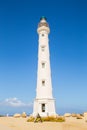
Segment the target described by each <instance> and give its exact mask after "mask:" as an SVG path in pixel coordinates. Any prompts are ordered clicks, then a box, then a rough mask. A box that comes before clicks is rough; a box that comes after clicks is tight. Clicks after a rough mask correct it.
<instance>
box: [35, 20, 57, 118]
mask: <svg viewBox="0 0 87 130" xmlns="http://www.w3.org/2000/svg"><path fill="white" fill-rule="evenodd" d="M40 22H42V23H43V22H46V20H45V19H42V20H41V21H40ZM37 32H38V35H39V40H38V42H39V44H38V70H37V87H36V99H35V101H34V110H33V116H35V115H36V114H37V113H39V114H40V115H41V116H47V115H55V114H56V112H55V100H54V99H53V95H52V82H51V68H50V55H49V54H50V53H49V38H48V34H49V32H50V29H49V27H46V26H41V27H38V29H37ZM43 35H44V36H43ZM42 47H44V51H42ZM42 63H45V68H42ZM43 80H44V81H45V85H44V86H43V85H42V81H43ZM43 103H44V104H45V112H42V110H41V104H43Z"/></svg>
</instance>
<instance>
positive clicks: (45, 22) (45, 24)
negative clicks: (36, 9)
mask: <svg viewBox="0 0 87 130" xmlns="http://www.w3.org/2000/svg"><path fill="white" fill-rule="evenodd" d="M46 20H47V19H46V17H44V16H42V17H41V18H40V23H39V24H38V27H42V26H45V27H49V24H48V23H47V21H46Z"/></svg>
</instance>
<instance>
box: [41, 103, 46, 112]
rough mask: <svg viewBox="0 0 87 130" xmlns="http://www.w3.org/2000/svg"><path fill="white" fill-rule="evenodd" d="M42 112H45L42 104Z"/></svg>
mask: <svg viewBox="0 0 87 130" xmlns="http://www.w3.org/2000/svg"><path fill="white" fill-rule="evenodd" d="M42 112H45V104H42Z"/></svg>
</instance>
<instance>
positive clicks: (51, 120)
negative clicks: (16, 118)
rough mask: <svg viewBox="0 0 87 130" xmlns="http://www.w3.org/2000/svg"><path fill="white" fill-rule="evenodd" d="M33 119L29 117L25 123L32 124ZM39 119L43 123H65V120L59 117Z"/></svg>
mask: <svg viewBox="0 0 87 130" xmlns="http://www.w3.org/2000/svg"><path fill="white" fill-rule="evenodd" d="M34 119H35V118H34V117H32V116H31V117H29V119H28V120H27V122H34ZM41 119H42V121H43V122H44V121H48V122H64V121H65V118H64V117H62V116H59V117H53V116H48V117H42V118H41ZM37 122H38V121H37Z"/></svg>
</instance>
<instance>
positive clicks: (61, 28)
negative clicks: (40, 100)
mask: <svg viewBox="0 0 87 130" xmlns="http://www.w3.org/2000/svg"><path fill="white" fill-rule="evenodd" d="M43 15H44V16H46V17H47V21H48V23H49V25H50V29H51V33H50V35H49V39H50V43H49V44H50V53H51V54H50V55H51V57H50V59H51V69H52V84H53V95H54V97H55V99H56V109H57V112H58V113H64V112H83V111H87V1H86V0H44V1H41V0H37V1H33V0H3V1H2V0H0V114H2V113H5V114H6V113H10V114H11V113H14V112H23V111H26V112H27V113H31V112H32V103H33V100H34V98H35V95H36V94H35V89H36V79H37V77H36V76H37V60H38V59H37V55H38V34H37V25H38V22H39V20H40V17H41V16H43Z"/></svg>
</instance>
